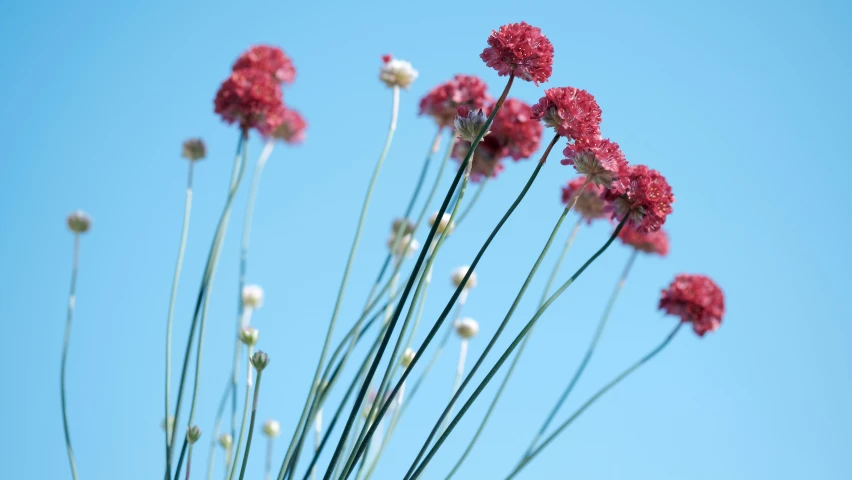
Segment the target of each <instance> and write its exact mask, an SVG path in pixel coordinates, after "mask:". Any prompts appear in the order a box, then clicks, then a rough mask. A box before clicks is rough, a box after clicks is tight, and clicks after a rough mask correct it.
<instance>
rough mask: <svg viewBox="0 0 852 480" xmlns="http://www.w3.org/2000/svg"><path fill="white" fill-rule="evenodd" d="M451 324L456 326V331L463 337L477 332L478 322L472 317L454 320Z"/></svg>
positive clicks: (466, 337) (473, 335)
mask: <svg viewBox="0 0 852 480" xmlns="http://www.w3.org/2000/svg"><path fill="white" fill-rule="evenodd" d="M453 326H454V327H456V333H457V334H458V335H459V336H460V337H461V338H464V339H468V338H473V337H475V336H476V334H477V333H479V323H477V322H476V320H474V319H472V318H462V319H459V320H456V322H455V324H454V325H453Z"/></svg>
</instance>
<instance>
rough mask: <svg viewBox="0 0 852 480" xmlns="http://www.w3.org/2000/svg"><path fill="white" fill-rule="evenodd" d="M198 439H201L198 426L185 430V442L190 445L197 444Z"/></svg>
mask: <svg viewBox="0 0 852 480" xmlns="http://www.w3.org/2000/svg"><path fill="white" fill-rule="evenodd" d="M199 438H201V430H200V429H199V428H198V425H193V426H191V427H188V428H187V429H186V440H187V441H188V442H189V444H190V445H192V444H193V443H195V442H197V441H198V439H199Z"/></svg>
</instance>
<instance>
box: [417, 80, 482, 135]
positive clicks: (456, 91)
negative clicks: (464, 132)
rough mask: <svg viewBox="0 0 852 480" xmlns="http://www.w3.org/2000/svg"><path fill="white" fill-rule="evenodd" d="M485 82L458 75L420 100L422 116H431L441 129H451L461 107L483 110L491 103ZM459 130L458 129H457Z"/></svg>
mask: <svg viewBox="0 0 852 480" xmlns="http://www.w3.org/2000/svg"><path fill="white" fill-rule="evenodd" d="M487 88H488V86H487V85H485V82H483V81H482V80H480V78H479V77H477V76H474V75H456V76H455V77H453V79H452V80H448V81H446V82H444V83H442V84H440V85H438V86H437V87H435V88H433V89H432V90H430V91H429V93H427V94H426V95H425V96H424V97H423V98H422V99H420V112H419V114H420V115H429V116H431V117H432V118H434V119H435V122H437V124H438V126H439V127H450V126H452V125H453V122H454V121H455V119H456V114H457V109H458V108H459V107H468V108H469V109H470V110H472V111H476V110H481V109H482V108H484V107H485V105H486V104H487V103H489V102H490V101H491V95H488V93H487V92H486V89H487ZM456 128H458V127H456Z"/></svg>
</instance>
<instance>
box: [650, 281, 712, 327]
mask: <svg viewBox="0 0 852 480" xmlns="http://www.w3.org/2000/svg"><path fill="white" fill-rule="evenodd" d="M660 310H663V311H665V312H666V313H667V314H669V315H674V316H676V317H680V321H681V322H684V323H691V324H692V329H693V330H694V331H695V333H697V334H698V335H699V336H702V337H703V336H704V334H705V333H707V332H713V331H715V330H716V329H718V328H719V326H720V325H721V324H722V316H723V315H724V314H725V295H724V294H723V293H722V289H721V288H719V286H718V285H716V282H714V281H713V280H711V279H710V278H709V277H707V276H705V275H691V274H680V275H678V276H676V277H675V279H674V281H673V282H672V284H671V285H669V287H668V288H667V289H665V290H663V292H662V295H661V296H660Z"/></svg>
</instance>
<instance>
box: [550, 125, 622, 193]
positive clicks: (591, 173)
mask: <svg viewBox="0 0 852 480" xmlns="http://www.w3.org/2000/svg"><path fill="white" fill-rule="evenodd" d="M562 154H563V155H565V158H564V159H563V160H562V162H561V163H562V165H573V166H574V170H577V173H579V174H580V175H585V176H586V178H588V179H589V181H590V182H592V183H594V184H595V185H600V186H602V187H605V188H607V189H610V190H613V191H616V192H623V191H624V188H625V187H624V185H623V182H621V181H620V179H621V178H622V177H624V176H626V175H627V173H628V170H627V169H628V167H627V159H626V158H625V157H624V154H623V153H622V152H621V148H620V147H619V146H618V144H617V143H615V142H613V141H610V139H608V138H600V137H592V138H585V139H583V140H578V141H576V142H574V143H572V144H569V145H568V146H567V147H565V150H563V151H562Z"/></svg>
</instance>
